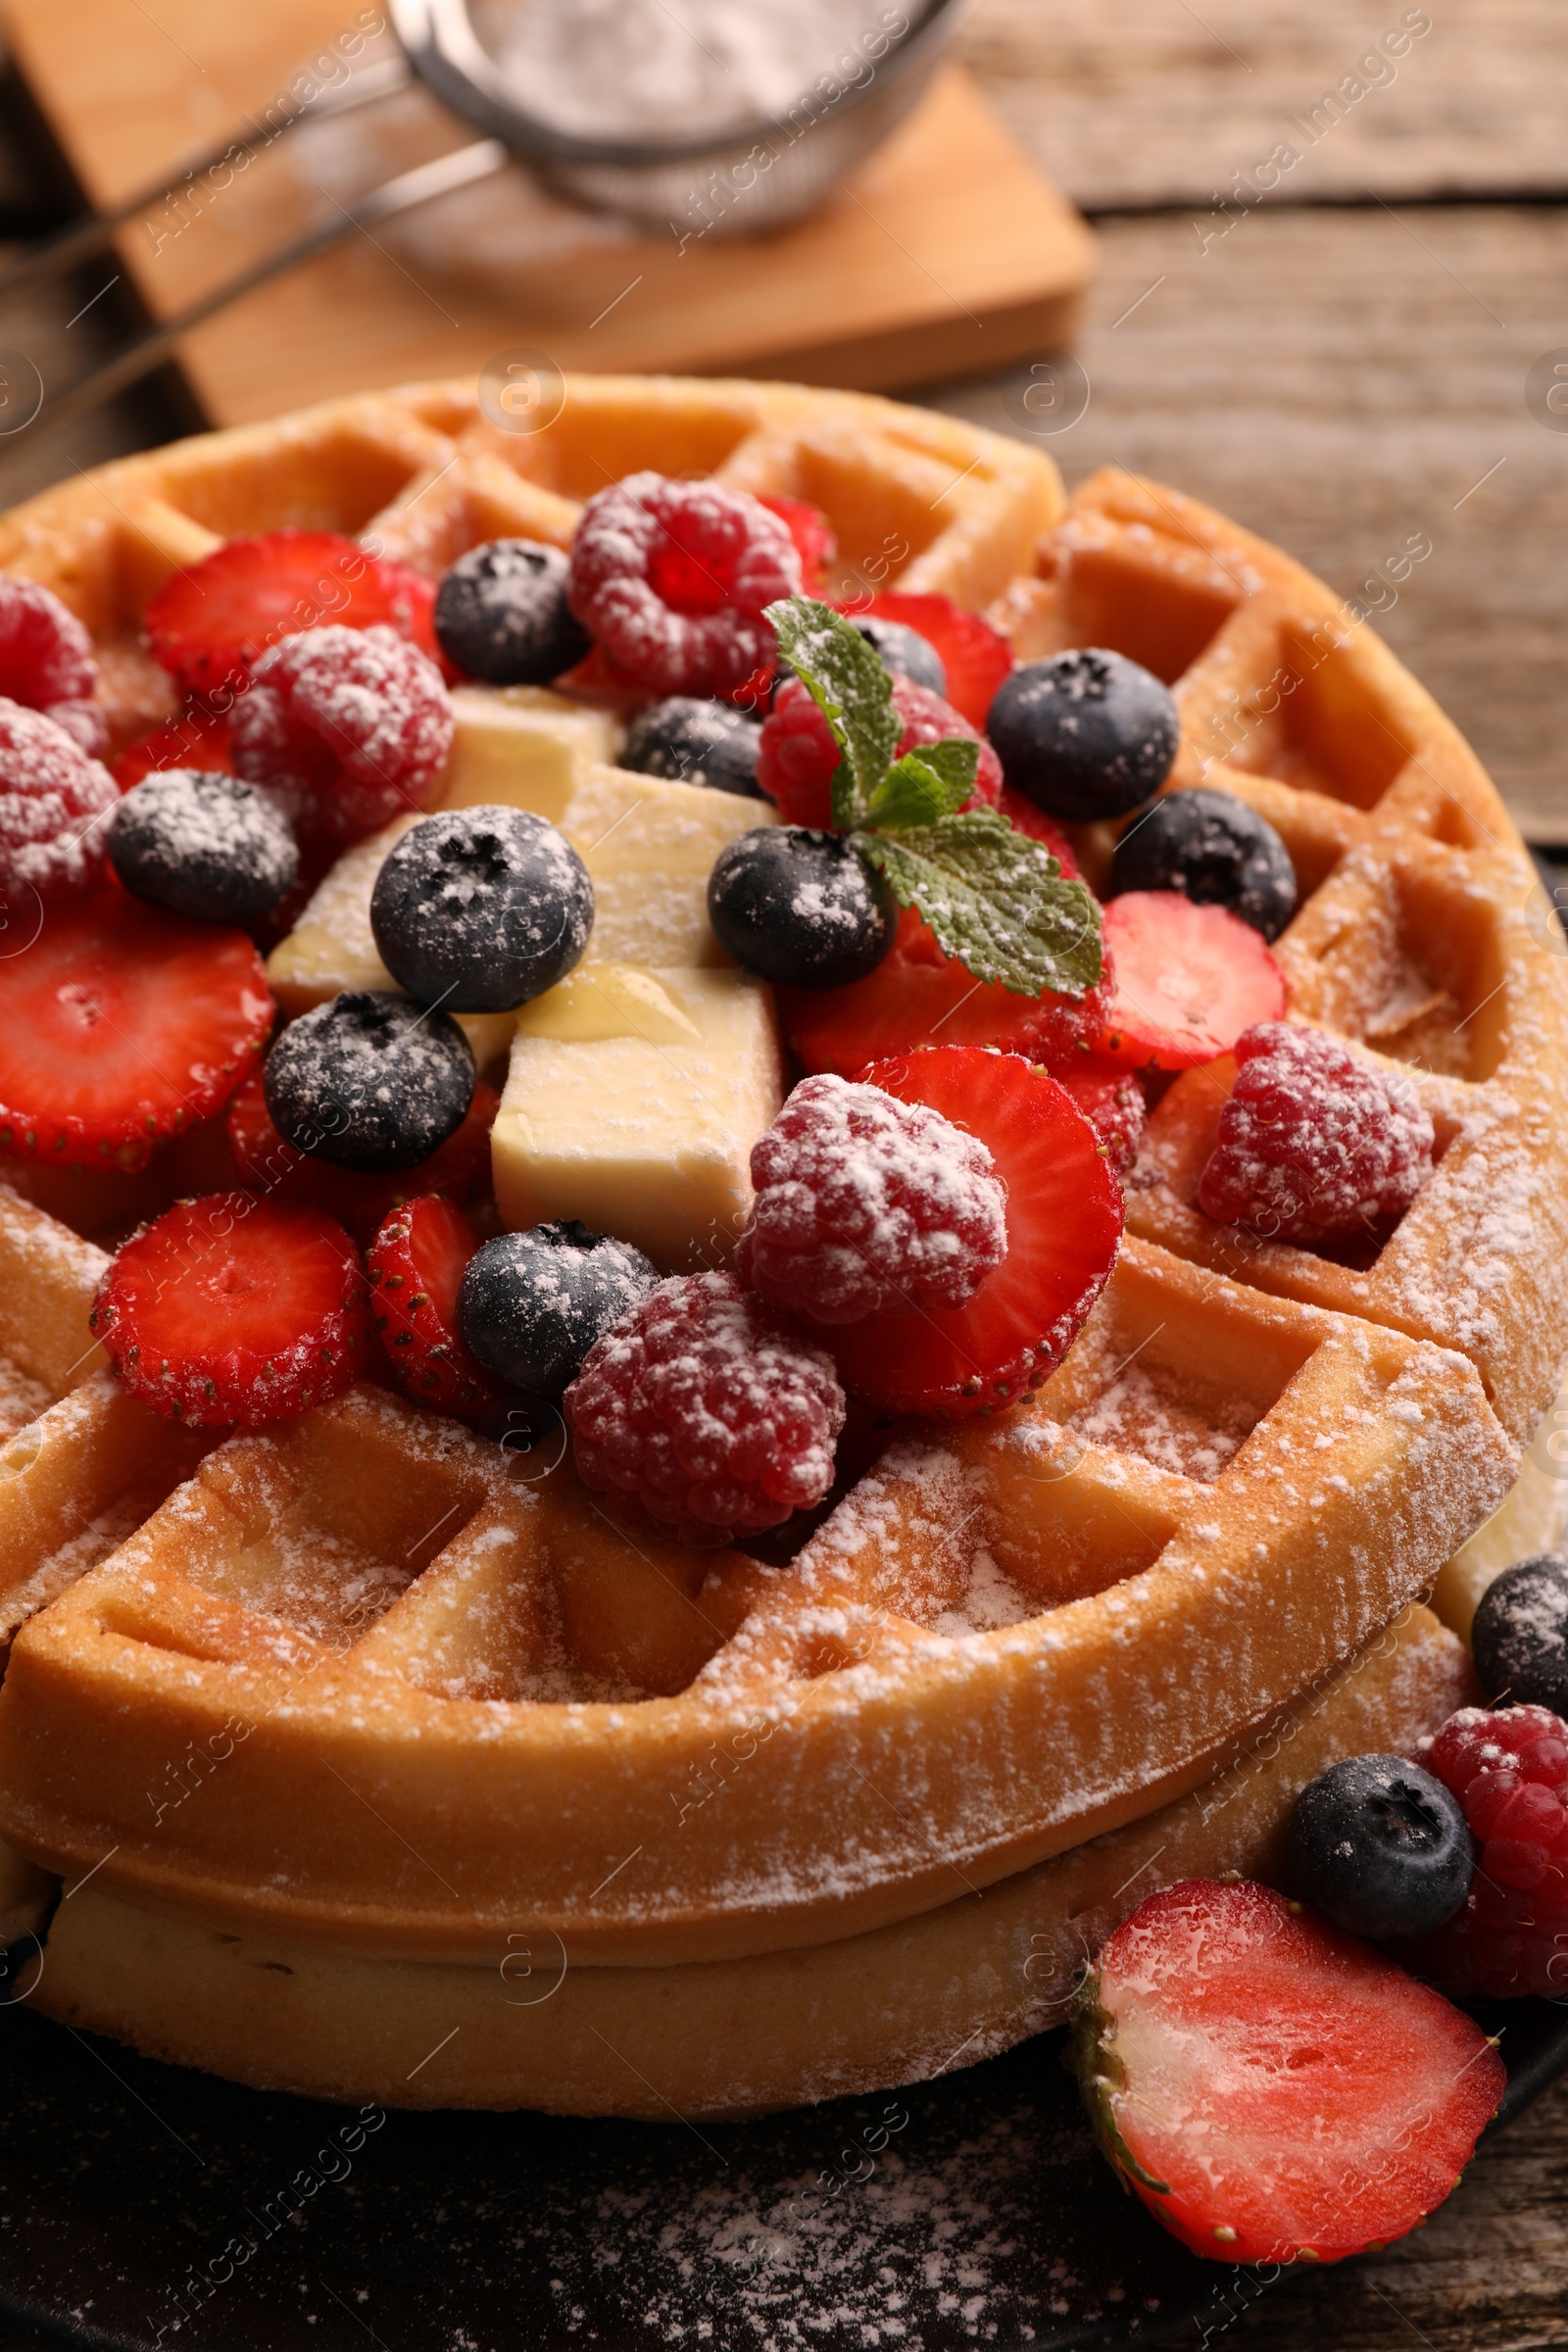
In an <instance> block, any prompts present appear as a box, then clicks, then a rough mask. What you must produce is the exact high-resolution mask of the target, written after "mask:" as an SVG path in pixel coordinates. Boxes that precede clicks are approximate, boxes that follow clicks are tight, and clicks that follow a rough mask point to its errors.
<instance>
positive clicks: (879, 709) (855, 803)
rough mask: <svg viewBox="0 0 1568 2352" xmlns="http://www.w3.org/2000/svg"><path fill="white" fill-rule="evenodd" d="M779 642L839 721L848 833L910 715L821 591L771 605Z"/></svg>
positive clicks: (841, 796)
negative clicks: (896, 703)
mask: <svg viewBox="0 0 1568 2352" xmlns="http://www.w3.org/2000/svg"><path fill="white" fill-rule="evenodd" d="M767 618H768V619H769V620H770V621H771V622H772V624H773V634H774V635H775V637H777V639H778V650H779V652H780V654H781V655H782V656H783V658H784V660H785V661H786V662H788V663H789V665H790V667H791V668H792V669H793V670H794V671H795V673H796V675H797V677H799V678H800V680H801V682H802V684H803V685H804V686H805V687H806V688H807V690H808V692H809V694H810V695H811V697H812V699H813V700H814V702H815V703H816V706H817V709H818V710H819V711H821V713H822V715H823V717H824V718H825V719H826V720H827V723H828V725H829V726H830V727H831V728H832V730H833V734H834V739H835V741H836V742H837V744H838V746H839V749H840V751H841V752H842V753H843V754H844V758H843V759H842V760H840V761H839V765H838V770H837V773H836V774H835V775H834V778H833V823H834V826H835V829H836V830H837V831H839V832H841V833H848V832H850V831H851V830H852V829H853V828H854V827H855V826H856V825H858V824H863V823H864V822H865V816H866V810H867V809H868V808H869V806H870V802H871V796H872V794H873V793H874V792H875V791H876V788H877V786H878V785H879V784H880V783H881V781H882V779H883V777H884V776H885V775H886V773H887V771H888V764H889V762H890V761H891V760H892V758H893V755H894V753H895V752H896V751H897V750H898V748H899V737H900V736H901V735H902V734H903V732H904V721H903V719H902V718H901V717H900V716H899V713H898V711H896V710H895V709H894V707H893V681H892V679H891V678H890V677H889V675H888V673H887V671H886V670H885V669H884V668H883V666H882V664H881V662H879V661H878V660H877V657H876V655H875V654H874V653H873V652H872V651H871V648H870V647H869V646H868V645H867V644H866V641H865V639H864V638H863V637H862V636H861V635H860V632H859V630H858V629H852V628H851V626H850V624H849V622H848V621H847V620H846V619H845V617H844V615H843V613H835V612H834V610H833V608H832V606H831V605H821V604H818V603H817V602H816V599H815V598H814V597H809V596H789V597H783V598H781V599H780V600H779V602H778V603H777V604H774V605H769V606H768V607H767Z"/></svg>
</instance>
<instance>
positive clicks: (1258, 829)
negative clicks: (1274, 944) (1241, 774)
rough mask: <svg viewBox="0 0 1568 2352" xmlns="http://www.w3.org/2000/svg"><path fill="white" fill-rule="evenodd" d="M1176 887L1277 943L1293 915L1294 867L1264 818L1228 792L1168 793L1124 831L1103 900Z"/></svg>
mask: <svg viewBox="0 0 1568 2352" xmlns="http://www.w3.org/2000/svg"><path fill="white" fill-rule="evenodd" d="M1124 890H1179V891H1180V892H1181V893H1182V896H1183V897H1184V898H1189V899H1192V900H1194V901H1196V903H1197V904H1198V905H1199V906H1200V907H1229V909H1230V911H1231V913H1232V914H1239V915H1240V916H1241V918H1242V920H1243V922H1244V923H1250V924H1251V926H1252V929H1253V930H1254V931H1261V932H1262V934H1263V937H1264V938H1265V939H1278V937H1279V935H1280V933H1281V932H1282V931H1283V930H1284V928H1285V926H1286V924H1287V923H1288V922H1289V921H1290V919H1291V917H1292V915H1293V914H1294V913H1295V912H1296V868H1295V866H1294V865H1293V864H1292V863H1291V853H1290V851H1289V850H1288V849H1287V848H1286V847H1285V844H1284V842H1283V841H1281V839H1280V837H1279V835H1278V834H1277V833H1276V832H1275V830H1274V828H1273V826H1272V825H1271V824H1270V823H1269V822H1268V820H1267V818H1266V817H1261V816H1259V815H1258V814H1257V812H1256V810H1255V809H1249V807H1248V806H1247V803H1246V802H1245V801H1239V800H1238V799H1237V798H1236V796H1235V794H1234V793H1229V792H1201V791H1195V792H1170V793H1167V794H1166V795H1165V798H1164V799H1163V800H1161V801H1156V802H1155V803H1154V805H1153V807H1152V809H1146V810H1145V812H1144V814H1143V815H1142V816H1141V817H1140V818H1139V819H1138V821H1137V823H1136V824H1134V825H1129V827H1128V828H1127V831H1126V832H1125V833H1124V834H1123V835H1122V837H1121V839H1120V841H1118V842H1117V844H1116V851H1115V855H1114V857H1113V858H1111V861H1110V890H1109V892H1108V894H1107V895H1108V896H1109V897H1111V898H1118V897H1119V896H1120V894H1121V893H1122V892H1123V891H1124Z"/></svg>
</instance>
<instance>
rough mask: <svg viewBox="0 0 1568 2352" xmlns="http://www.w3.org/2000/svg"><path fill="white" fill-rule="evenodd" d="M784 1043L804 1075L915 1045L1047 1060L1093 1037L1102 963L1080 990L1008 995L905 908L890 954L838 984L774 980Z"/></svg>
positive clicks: (1104, 984) (839, 1070) (1104, 992)
mask: <svg viewBox="0 0 1568 2352" xmlns="http://www.w3.org/2000/svg"><path fill="white" fill-rule="evenodd" d="M778 999H779V1005H780V1007H781V1010H782V1012H783V1017H784V1026H785V1029H786V1031H787V1032H788V1035H789V1041H790V1045H791V1046H792V1048H793V1049H794V1052H795V1055H796V1058H797V1059H798V1060H799V1062H800V1064H801V1067H802V1068H803V1069H804V1070H806V1071H807V1072H808V1073H810V1072H814V1071H817V1070H832V1071H833V1072H835V1073H836V1075H837V1076H839V1077H840V1078H853V1077H854V1076H855V1074H856V1072H857V1071H858V1069H860V1068H862V1067H863V1065H864V1064H865V1063H866V1062H868V1061H881V1060H883V1059H884V1058H885V1057H886V1056H887V1055H888V1054H911V1053H913V1052H914V1051H915V1050H916V1048H917V1047H920V1046H931V1045H937V1046H1000V1047H1001V1048H1002V1050H1003V1051H1004V1053H1007V1054H1024V1055H1026V1056H1027V1058H1028V1059H1029V1060H1030V1061H1043V1062H1048V1063H1050V1064H1051V1065H1052V1067H1053V1068H1054V1067H1055V1066H1056V1064H1058V1063H1059V1062H1064V1061H1069V1060H1071V1058H1072V1057H1073V1055H1074V1054H1078V1053H1082V1052H1084V1051H1086V1050H1087V1049H1088V1048H1090V1047H1092V1046H1094V1045H1096V1044H1098V1043H1099V1040H1100V1036H1101V1033H1102V1031H1103V1028H1104V1025H1105V1020H1106V1016H1107V1014H1108V1011H1109V1007H1110V1001H1111V980H1110V974H1109V971H1108V969H1107V971H1106V972H1105V973H1104V974H1103V976H1102V977H1101V979H1100V980H1099V982H1098V983H1097V984H1096V986H1095V987H1094V988H1092V989H1088V990H1086V991H1085V993H1084V994H1083V995H1082V996H1081V997H1071V996H1065V995H1059V994H1056V993H1054V992H1053V991H1049V990H1048V991H1047V993H1046V994H1045V995H1044V996H1041V997H1019V996H1014V994H1013V992H1012V990H1011V989H1010V988H1004V987H1003V986H1002V985H1001V983H1000V982H990V983H986V982H980V981H977V980H976V979H975V978H974V975H973V974H972V973H971V972H968V971H966V970H965V969H964V967H963V965H962V964H961V963H959V962H958V961H957V960H956V958H955V957H952V956H944V955H943V953H942V950H941V949H940V948H939V947H938V945H937V941H936V935H935V933H934V932H933V931H932V930H931V928H930V927H929V925H928V924H927V923H926V922H924V921H923V920H922V918H921V917H920V916H919V915H918V914H917V913H916V912H915V911H914V909H913V907H907V908H906V910H905V911H904V913H903V914H901V915H900V917H899V932H898V937H897V939H896V940H895V941H894V943H893V948H892V951H891V953H890V954H889V955H888V956H885V957H884V958H883V960H882V962H881V963H879V964H878V965H877V967H876V970H875V971H874V972H872V973H870V974H869V975H868V976H867V978H865V979H864V980H854V981H852V982H851V983H850V985H849V986H848V987H847V988H781V989H780V990H779V991H778Z"/></svg>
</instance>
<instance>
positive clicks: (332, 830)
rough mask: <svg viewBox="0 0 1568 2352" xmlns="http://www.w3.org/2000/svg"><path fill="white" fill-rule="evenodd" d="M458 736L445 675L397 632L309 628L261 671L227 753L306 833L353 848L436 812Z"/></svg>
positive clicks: (236, 717)
mask: <svg viewBox="0 0 1568 2352" xmlns="http://www.w3.org/2000/svg"><path fill="white" fill-rule="evenodd" d="M455 731H456V721H455V719H454V717H453V713H452V703H451V699H450V697H449V696H448V694H447V690H446V688H445V686H444V685H443V684H442V682H441V673H440V671H439V670H438V669H437V668H436V666H435V663H434V662H430V661H427V660H426V658H425V656H424V655H423V654H421V653H420V652H418V650H417V648H416V647H415V646H412V645H410V644H409V643H408V641H407V639H406V638H403V637H400V636H399V635H398V633H397V631H396V630H395V629H389V628H383V627H376V628H370V629H344V628H325V629H307V630H305V631H304V632H303V633H302V634H301V635H299V636H297V637H285V638H284V640H283V642H282V643H281V644H280V645H274V646H273V648H272V650H271V651H270V653H267V654H264V655H263V656H262V658H261V660H260V661H259V662H257V664H256V672H255V683H254V685H253V686H252V687H251V689H250V692H249V693H248V694H245V695H243V696H241V698H240V699H239V701H237V702H236V703H235V705H234V709H233V711H232V714H231V716H230V718H229V745H230V749H231V751H232V753H233V758H234V766H235V770H236V772H237V773H238V774H239V775H242V776H245V777H246V778H248V779H249V781H250V782H251V783H252V784H265V785H267V786H269V787H270V789H271V791H272V792H273V793H274V794H276V795H277V796H278V798H279V799H280V800H281V801H282V803H283V805H284V807H285V808H286V809H288V811H289V813H290V814H291V815H293V816H295V817H297V818H298V819H300V820H301V821H302V822H303V823H304V824H305V826H306V828H307V830H309V829H311V828H312V827H313V826H319V827H320V829H321V830H322V831H324V832H326V833H328V834H330V835H331V836H333V837H334V838H335V839H336V840H339V841H354V840H357V839H358V838H359V837H360V836H361V835H362V834H365V833H373V832H374V831H376V829H377V828H378V827H379V826H381V825H384V824H387V823H389V822H390V821H391V819H392V818H393V817H394V816H400V815H401V814H402V813H403V812H404V810H405V809H423V808H425V807H426V806H427V805H428V803H429V801H430V798H431V796H432V794H433V793H434V791H435V788H436V786H437V784H438V783H439V782H440V780H441V773H442V770H443V769H444V767H445V766H446V763H447V756H448V754H449V753H450V751H451V749H452V738H453V735H454V733H455Z"/></svg>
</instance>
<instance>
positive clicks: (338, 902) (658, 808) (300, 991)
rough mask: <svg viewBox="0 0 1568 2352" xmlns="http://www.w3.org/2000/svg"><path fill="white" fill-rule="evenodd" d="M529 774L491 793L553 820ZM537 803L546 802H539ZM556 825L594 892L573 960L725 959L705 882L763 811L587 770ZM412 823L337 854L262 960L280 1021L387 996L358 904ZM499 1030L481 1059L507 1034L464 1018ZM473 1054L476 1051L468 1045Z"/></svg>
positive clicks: (727, 796) (397, 823)
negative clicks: (345, 992)
mask: <svg viewBox="0 0 1568 2352" xmlns="http://www.w3.org/2000/svg"><path fill="white" fill-rule="evenodd" d="M531 772H532V771H529V770H526V769H524V768H520V767H519V768H517V769H516V770H515V771H514V774H513V783H514V786H515V789H514V790H512V791H509V792H507V793H504V794H503V793H497V795H496V796H495V797H496V798H497V799H498V800H500V801H503V802H505V803H508V804H510V805H511V806H513V807H515V808H521V809H534V811H535V813H536V814H537V815H541V816H547V817H550V821H551V822H552V823H554V822H556V821H557V819H556V818H555V817H554V816H552V815H551V812H550V810H549V809H545V808H542V807H539V806H538V800H539V798H540V797H541V796H539V795H538V794H536V793H534V792H533V788H532V786H531V785H530V784H529V780H528V779H529V775H530V773H531ZM545 797H548V796H545ZM559 821H560V824H561V829H562V831H563V832H564V834H565V836H566V839H567V840H568V841H569V842H570V843H571V845H572V847H573V849H575V850H576V851H578V852H579V854H580V855H581V857H582V858H583V861H584V863H585V864H586V865H587V868H588V871H589V873H590V874H591V875H592V877H593V885H594V906H595V913H594V927H593V931H592V934H591V935H590V937H589V941H588V949H587V955H586V958H585V960H586V961H588V962H590V963H635V964H639V965H647V966H652V967H653V968H655V969H658V968H659V967H660V966H662V965H666V964H673V965H680V966H691V965H705V966H708V965H711V966H717V967H721V968H722V967H725V966H727V965H728V961H729V958H728V957H727V956H725V954H724V952H723V950H722V949H721V948H720V947H719V945H718V942H717V941H716V940H715V939H714V937H713V934H712V931H711V928H710V926H709V921H708V877H709V875H710V873H711V871H712V866H713V860H714V859H715V858H717V856H718V854H719V851H720V850H721V849H723V847H724V845H725V843H726V842H729V841H733V840H734V838H735V836H736V834H737V833H744V832H747V831H748V830H749V829H750V828H751V827H752V826H753V825H765V824H770V823H772V822H773V813H772V809H770V808H769V807H768V805H767V804H766V803H765V802H762V801H750V800H742V799H741V798H739V796H738V795H736V794H735V793H730V792H711V791H710V790H709V789H708V788H707V786H706V785H701V784H666V783H663V782H662V780H661V779H660V778H658V777H657V776H637V775H633V774H632V773H631V772H630V770H629V769H627V768H622V767H607V766H604V765H601V764H598V763H595V764H591V765H589V766H587V767H586V768H585V770H584V773H583V777H582V780H581V781H580V782H579V783H578V784H577V785H576V787H575V788H574V789H573V791H572V792H571V794H570V796H569V798H568V799H567V800H566V802H565V804H564V807H563V808H562V809H561V812H560V819H559ZM417 822H418V819H417V816H415V815H409V816H399V817H395V818H394V819H393V821H392V823H391V824H390V825H387V826H386V827H384V829H383V830H382V831H381V832H379V833H374V834H372V835H371V836H370V838H369V840H368V841H362V842H358V843H356V845H355V847H354V848H353V849H352V850H346V851H345V852H344V854H343V856H342V857H341V858H339V859H338V861H337V863H336V865H334V866H333V868H332V870H331V872H330V873H329V874H328V875H327V877H326V879H325V881H324V882H323V883H322V884H321V886H320V888H319V890H318V891H317V893H316V895H315V897H314V898H313V899H312V900H311V901H310V903H309V905H308V906H307V907H305V910H304V912H303V913H302V914H301V916H300V919H299V921H298V923H297V924H296V925H295V927H294V929H293V930H292V931H291V932H290V933H289V935H288V937H287V939H285V940H283V941H281V942H280V943H279V945H278V946H277V947H276V948H274V949H273V951H272V953H271V955H270V957H269V958H268V964H267V976H268V978H269V980H270V982H271V985H272V993H273V995H274V996H275V997H276V998H277V1001H278V1003H279V1004H280V1005H282V1007H283V1010H284V1011H285V1013H287V1014H288V1015H289V1016H290V1018H291V1019H292V1018H293V1017H294V1016H295V1015H296V1014H298V1013H301V1012H308V1011H309V1010H310V1008H311V1006H312V1005H320V1004H324V1002H325V1001H326V999H327V998H328V997H335V996H336V995H337V993H338V991H339V990H340V989H345V988H391V987H392V986H393V985H394V983H393V981H392V979H391V976H390V974H389V973H388V971H387V969H386V966H385V964H383V963H382V961H381V958H380V956H378V955H377V954H376V950H375V941H374V939H373V937H372V936H371V932H370V894H371V892H372V891H373V890H374V888H375V877H376V875H377V874H378V873H379V872H380V870H381V862H382V860H383V858H386V857H387V855H388V853H389V852H390V851H391V849H392V847H393V845H394V843H395V842H397V841H399V840H401V838H402V836H403V835H404V834H405V833H406V832H407V831H408V829H409V827H410V825H412V824H417ZM463 1017H464V1022H465V1026H468V1024H469V1020H470V1017H471V1019H472V1020H473V1021H482V1022H489V1023H492V1024H494V1023H497V1022H499V1023H500V1027H499V1028H494V1029H493V1031H487V1032H486V1036H487V1039H489V1040H490V1041H491V1042H489V1043H488V1047H487V1052H486V1054H485V1057H484V1058H485V1059H488V1058H489V1057H490V1055H491V1054H496V1053H498V1052H500V1051H501V1049H502V1048H503V1047H504V1046H505V1045H506V1043H507V1040H508V1039H509V1038H510V1036H511V1033H512V1022H511V1016H510V1015H508V1014H505V1013H499V1014H498V1013H479V1014H474V1015H472V1016H469V1015H464V1016H463ZM475 1051H476V1052H477V1051H478V1048H477V1045H476V1046H475Z"/></svg>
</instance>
